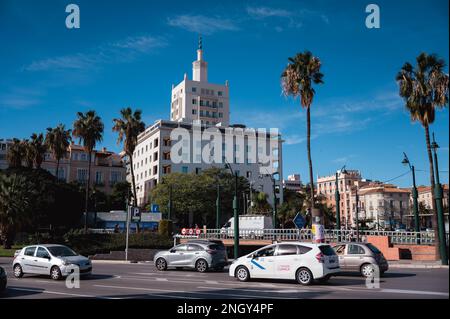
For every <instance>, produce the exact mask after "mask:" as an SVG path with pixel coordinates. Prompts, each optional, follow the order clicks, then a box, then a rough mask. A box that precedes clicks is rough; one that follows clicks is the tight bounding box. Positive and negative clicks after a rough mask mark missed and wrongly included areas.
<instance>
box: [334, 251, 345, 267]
mask: <svg viewBox="0 0 450 319" xmlns="http://www.w3.org/2000/svg"><path fill="white" fill-rule="evenodd" d="M345 246H346V245H336V246H334V247H333V249H334V251H335V252H336V255H338V257H339V267H341V270H345V268H346V263H345Z"/></svg>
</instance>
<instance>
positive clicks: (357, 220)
mask: <svg viewBox="0 0 450 319" xmlns="http://www.w3.org/2000/svg"><path fill="white" fill-rule="evenodd" d="M355 208H356V218H355V219H356V241H357V242H359V217H358V215H359V195H358V187H356V207H355Z"/></svg>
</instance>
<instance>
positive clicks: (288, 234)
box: [178, 229, 449, 245]
mask: <svg viewBox="0 0 450 319" xmlns="http://www.w3.org/2000/svg"><path fill="white" fill-rule="evenodd" d="M367 236H388V237H389V239H390V242H391V243H393V244H419V245H432V244H434V240H435V238H434V232H406V231H405V232H398V231H377V230H361V231H359V240H360V241H363V242H364V241H366V240H367ZM178 237H184V236H181V235H180V236H178ZM190 237H192V236H190ZM194 237H196V238H205V239H233V238H234V230H233V229H206V232H205V231H202V232H201V233H200V235H199V236H194ZM239 237H240V238H242V239H252V240H277V241H289V240H295V241H312V239H313V235H312V232H311V229H240V230H239ZM357 238H358V234H357V232H356V230H334V229H326V230H325V241H326V242H344V241H356V240H357ZM446 240H447V244H448V241H449V234H448V233H446Z"/></svg>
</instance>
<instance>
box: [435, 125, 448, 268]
mask: <svg viewBox="0 0 450 319" xmlns="http://www.w3.org/2000/svg"><path fill="white" fill-rule="evenodd" d="M431 148H432V149H433V155H434V169H435V172H433V173H435V179H436V186H435V189H434V197H435V199H436V208H437V215H438V216H437V217H438V218H437V219H438V232H439V254H440V256H441V263H442V265H448V255H447V243H446V238H445V237H446V236H445V224H444V209H443V206H442V185H441V183H440V180H439V166H438V158H437V152H436V150H437V149H438V148H439V145H438V144H437V143H436V141H435V139H434V133H433V143H431ZM435 240H437V239H436V238H435Z"/></svg>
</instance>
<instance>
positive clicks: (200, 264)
mask: <svg viewBox="0 0 450 319" xmlns="http://www.w3.org/2000/svg"><path fill="white" fill-rule="evenodd" d="M195 269H196V270H197V271H198V272H205V271H207V270H208V263H207V262H206V260H204V259H199V260H197V262H196V263H195Z"/></svg>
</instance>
